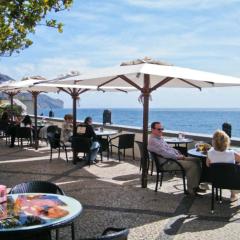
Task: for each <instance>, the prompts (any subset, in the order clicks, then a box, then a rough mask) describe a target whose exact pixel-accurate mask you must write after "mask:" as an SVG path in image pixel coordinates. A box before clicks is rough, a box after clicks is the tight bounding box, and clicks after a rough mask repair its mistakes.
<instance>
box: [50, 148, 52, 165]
mask: <svg viewBox="0 0 240 240" xmlns="http://www.w3.org/2000/svg"><path fill="white" fill-rule="evenodd" d="M51 161H52V148H50V162H51Z"/></svg>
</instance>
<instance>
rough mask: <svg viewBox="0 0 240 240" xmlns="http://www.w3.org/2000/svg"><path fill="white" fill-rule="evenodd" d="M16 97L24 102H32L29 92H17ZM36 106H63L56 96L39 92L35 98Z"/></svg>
mask: <svg viewBox="0 0 240 240" xmlns="http://www.w3.org/2000/svg"><path fill="white" fill-rule="evenodd" d="M17 98H18V99H19V100H20V101H22V102H23V103H24V104H27V102H32V95H31V94H30V93H19V94H18V95H17ZM37 103H38V108H42V109H44V108H63V101H62V100H60V99H58V98H51V97H49V96H48V95H46V94H43V93H41V94H40V95H38V98H37Z"/></svg>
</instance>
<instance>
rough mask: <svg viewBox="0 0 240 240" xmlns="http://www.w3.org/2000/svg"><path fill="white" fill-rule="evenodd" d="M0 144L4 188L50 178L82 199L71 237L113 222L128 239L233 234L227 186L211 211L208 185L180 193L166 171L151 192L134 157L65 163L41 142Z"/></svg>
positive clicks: (66, 233)
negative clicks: (199, 192) (198, 192)
mask: <svg viewBox="0 0 240 240" xmlns="http://www.w3.org/2000/svg"><path fill="white" fill-rule="evenodd" d="M0 147H1V152H0V184H4V185H7V186H8V187H9V188H10V187H12V186H14V185H15V184H17V183H20V182H24V181H29V180H46V181H52V182H54V183H57V184H58V185H59V186H60V187H61V188H62V189H63V190H64V191H65V193H66V194H67V195H69V196H72V197H74V198H76V199H78V200H79V201H80V202H81V203H82V205H83V213H82V214H81V215H80V217H79V218H77V219H76V221H75V225H76V236H77V238H85V237H93V236H96V235H99V234H100V233H101V232H102V231H103V230H104V229H105V228H106V227H109V226H114V227H126V228H130V234H129V239H130V240H131V239H136V240H137V239H177V240H180V239H239V235H240V227H239V226H240V225H239V217H240V215H239V204H238V202H235V203H234V204H230V202H229V200H228V197H229V194H230V193H229V191H223V195H224V198H223V200H224V201H223V203H222V204H216V210H215V213H214V214H211V213H210V197H211V195H210V191H208V192H207V193H206V194H204V195H203V196H202V197H201V198H191V197H189V196H185V195H184V194H183V191H182V189H183V187H182V181H181V179H180V178H177V177H174V176H170V175H168V176H166V178H165V179H164V182H163V186H162V187H161V189H159V190H158V192H157V193H155V192H154V187H155V176H150V175H149V178H148V187H147V188H145V189H143V188H141V185H140V177H141V173H140V171H139V160H131V159H126V160H123V161H121V162H119V161H118V160H114V159H113V158H110V160H107V158H104V159H103V162H100V161H98V163H97V164H95V165H91V167H89V166H85V164H84V162H78V163H77V165H73V164H72V162H71V161H70V162H69V163H66V161H65V155H64V153H63V152H62V153H61V157H60V159H57V153H54V155H53V160H52V162H49V156H50V151H49V147H48V146H46V143H41V146H40V148H39V150H37V151H36V150H34V149H33V148H24V149H21V148H19V147H15V148H9V147H8V146H7V145H6V144H5V141H3V140H2V141H1V142H0ZM69 156H70V158H71V153H70V152H69ZM98 159H100V157H98ZM60 239H71V234H70V227H66V228H64V229H61V230H60Z"/></svg>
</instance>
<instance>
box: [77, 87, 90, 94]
mask: <svg viewBox="0 0 240 240" xmlns="http://www.w3.org/2000/svg"><path fill="white" fill-rule="evenodd" d="M87 91H89V89H88V88H86V89H83V90H82V91H81V89H79V91H78V93H79V94H82V93H85V92H87Z"/></svg>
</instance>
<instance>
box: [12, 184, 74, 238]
mask: <svg viewBox="0 0 240 240" xmlns="http://www.w3.org/2000/svg"><path fill="white" fill-rule="evenodd" d="M9 193H10V194H15V193H53V194H60V195H65V193H64V191H63V190H62V189H61V188H60V187H59V186H57V185H56V184H55V183H52V182H47V181H29V182H23V183H19V184H17V185H15V186H14V187H13V188H12V189H11V190H10V192H9ZM71 231H72V240H74V239H75V230H74V223H71ZM56 239H57V240H58V239H59V231H58V229H57V230H56Z"/></svg>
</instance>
